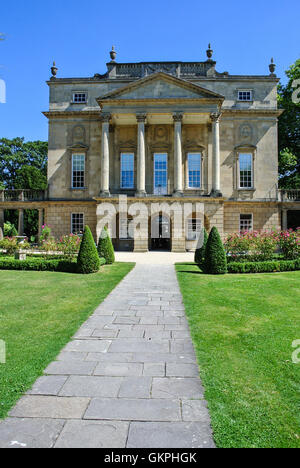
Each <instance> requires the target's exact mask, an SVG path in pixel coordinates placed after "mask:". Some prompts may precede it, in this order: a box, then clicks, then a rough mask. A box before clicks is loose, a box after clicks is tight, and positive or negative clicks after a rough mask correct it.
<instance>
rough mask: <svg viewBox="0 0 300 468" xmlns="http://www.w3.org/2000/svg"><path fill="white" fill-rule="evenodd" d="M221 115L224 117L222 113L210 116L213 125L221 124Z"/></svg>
mask: <svg viewBox="0 0 300 468" xmlns="http://www.w3.org/2000/svg"><path fill="white" fill-rule="evenodd" d="M221 115H222V112H212V113H211V114H210V120H211V121H212V122H213V123H219V122H220V118H221Z"/></svg>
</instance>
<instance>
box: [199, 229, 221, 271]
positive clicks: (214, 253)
mask: <svg viewBox="0 0 300 468" xmlns="http://www.w3.org/2000/svg"><path fill="white" fill-rule="evenodd" d="M204 272H205V273H208V274H211V275H224V274H225V273H227V260H226V253H225V249H224V246H223V243H222V240H221V238H220V234H219V232H218V229H217V228H216V227H213V228H212V230H211V231H210V234H209V237H208V241H207V244H206V250H205V262H204Z"/></svg>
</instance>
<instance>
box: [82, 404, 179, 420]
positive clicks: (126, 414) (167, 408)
mask: <svg viewBox="0 0 300 468" xmlns="http://www.w3.org/2000/svg"><path fill="white" fill-rule="evenodd" d="M84 419H108V420H114V419H115V420H120V421H124V420H125V421H180V420H181V408H180V402H179V401H178V400H170V399H168V400H151V399H150V398H149V399H130V400H128V399H125V398H124V399H123V398H106V399H99V398H95V399H93V400H92V401H91V403H90V405H89V407H88V409H87V411H86V413H85V415H84Z"/></svg>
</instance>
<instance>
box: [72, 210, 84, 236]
mask: <svg viewBox="0 0 300 468" xmlns="http://www.w3.org/2000/svg"><path fill="white" fill-rule="evenodd" d="M71 224H72V225H71V230H72V234H82V233H83V230H84V216H83V213H72V223H71Z"/></svg>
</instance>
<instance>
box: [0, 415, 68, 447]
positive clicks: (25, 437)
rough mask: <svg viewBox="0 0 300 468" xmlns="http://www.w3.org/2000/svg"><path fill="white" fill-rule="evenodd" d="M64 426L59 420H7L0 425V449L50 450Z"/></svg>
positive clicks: (63, 422) (62, 421)
mask: <svg viewBox="0 0 300 468" xmlns="http://www.w3.org/2000/svg"><path fill="white" fill-rule="evenodd" d="M64 424H65V421H64V420H59V419H38V418H35V419H19V418H7V419H6V420H5V421H3V422H1V423H0V448H52V447H53V446H54V444H55V442H56V440H57V438H58V436H59V434H60V433H61V431H62V429H63V427H64Z"/></svg>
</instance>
